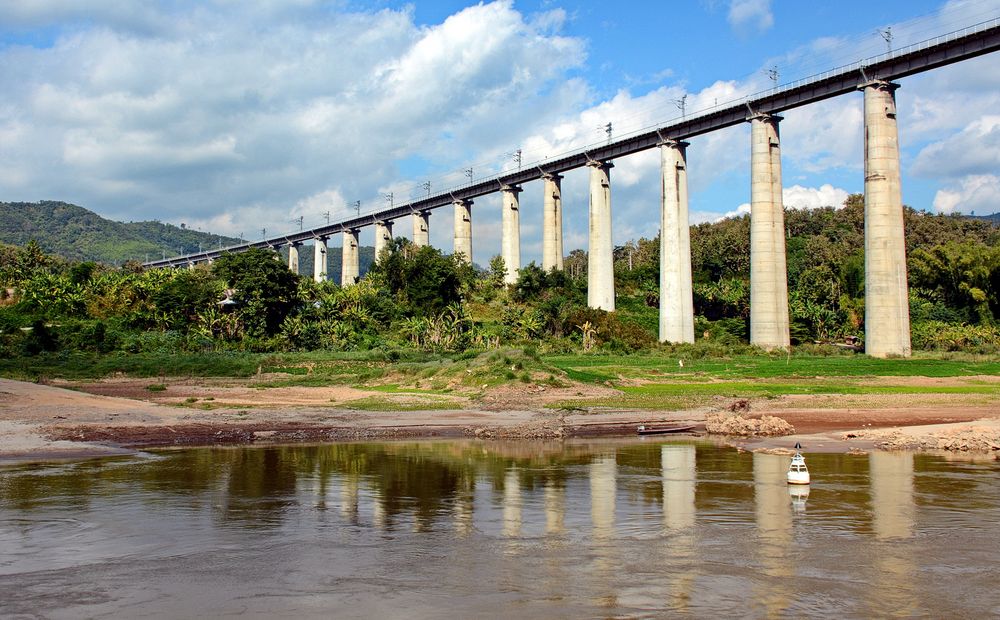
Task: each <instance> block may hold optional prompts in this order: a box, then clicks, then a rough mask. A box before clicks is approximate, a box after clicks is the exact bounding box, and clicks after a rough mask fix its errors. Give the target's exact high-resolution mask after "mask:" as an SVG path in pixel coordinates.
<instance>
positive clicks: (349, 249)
mask: <svg viewBox="0 0 1000 620" xmlns="http://www.w3.org/2000/svg"><path fill="white" fill-rule="evenodd" d="M358 232H359V231H358V229H357V228H354V229H351V230H345V231H344V251H343V253H342V254H341V269H340V285H341V286H351V285H352V284H357V283H358V277H359V275H360V273H361V269H360V266H361V265H360V259H359V253H358Z"/></svg>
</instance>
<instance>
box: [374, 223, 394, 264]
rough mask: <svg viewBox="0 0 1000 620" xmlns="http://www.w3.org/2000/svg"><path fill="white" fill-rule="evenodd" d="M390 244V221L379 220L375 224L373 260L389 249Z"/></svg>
mask: <svg viewBox="0 0 1000 620" xmlns="http://www.w3.org/2000/svg"><path fill="white" fill-rule="evenodd" d="M391 242H392V221H391V220H380V221H378V222H375V260H376V261H377V260H378V258H379V256H381V255H382V250H384V249H385V248H387V247H389V243H391Z"/></svg>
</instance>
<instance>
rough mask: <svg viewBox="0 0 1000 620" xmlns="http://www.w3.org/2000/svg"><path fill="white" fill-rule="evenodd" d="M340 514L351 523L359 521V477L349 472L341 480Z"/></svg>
mask: <svg viewBox="0 0 1000 620" xmlns="http://www.w3.org/2000/svg"><path fill="white" fill-rule="evenodd" d="M340 485H341V486H340V515H341V516H342V517H344V518H345V519H348V520H350V521H351V523H357V522H358V478H357V476H353V475H350V474H347V475H345V476H344V477H343V479H342V480H341V482H340Z"/></svg>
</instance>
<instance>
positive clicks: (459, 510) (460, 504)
mask: <svg viewBox="0 0 1000 620" xmlns="http://www.w3.org/2000/svg"><path fill="white" fill-rule="evenodd" d="M475 496H476V479H475V478H474V477H472V476H468V477H466V476H463V477H462V479H461V480H460V487H459V489H458V491H457V494H456V495H455V509H454V511H453V518H454V523H455V533H456V534H458V536H459V537H461V538H465V537H466V536H468V535H469V534H471V533H472V524H473V516H474V507H475V504H474V502H473V498H474V497H475Z"/></svg>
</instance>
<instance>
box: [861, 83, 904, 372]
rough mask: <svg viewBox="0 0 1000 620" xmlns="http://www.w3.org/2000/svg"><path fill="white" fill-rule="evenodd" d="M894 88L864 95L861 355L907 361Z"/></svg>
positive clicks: (872, 88) (869, 88) (874, 87)
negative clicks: (863, 353)
mask: <svg viewBox="0 0 1000 620" xmlns="http://www.w3.org/2000/svg"><path fill="white" fill-rule="evenodd" d="M898 87H899V86H898V84H892V83H889V82H879V81H876V82H870V83H868V84H865V85H864V86H863V87H862V88H863V90H864V93H865V353H867V354H868V355H874V356H876V357H886V356H888V355H902V356H909V355H910V353H911V348H910V304H909V291H908V288H907V284H906V242H905V238H904V233H903V194H902V189H901V186H900V175H899V133H898V130H897V127H896V96H895V91H896V89H897V88H898Z"/></svg>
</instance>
